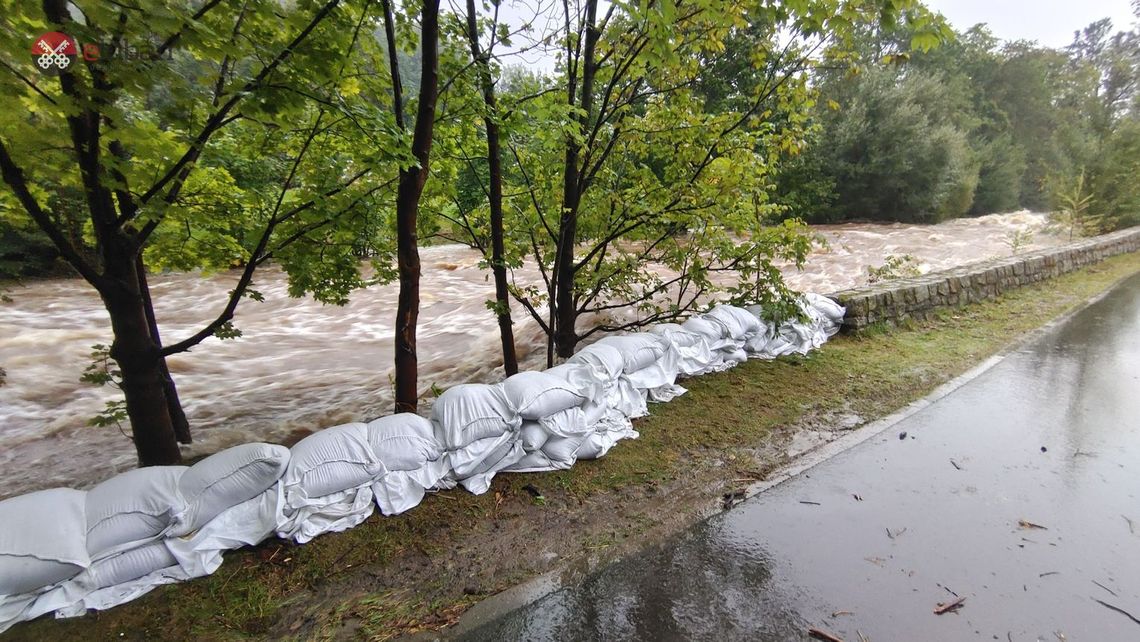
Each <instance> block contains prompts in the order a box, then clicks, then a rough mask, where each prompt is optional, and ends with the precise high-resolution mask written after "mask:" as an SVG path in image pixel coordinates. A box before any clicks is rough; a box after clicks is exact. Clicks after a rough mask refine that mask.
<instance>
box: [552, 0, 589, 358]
mask: <svg viewBox="0 0 1140 642" xmlns="http://www.w3.org/2000/svg"><path fill="white" fill-rule="evenodd" d="M597 15H598V0H587V3H586V25H585V28H586V33H585V43H584V44H585V47H584V48H583V50H582V59H581V65H582V94H581V99H580V103H579V105H578V106H579V107H580V108H581V109H582V114H581V115H580V116H579V117H578V123H579V126H580V128H581V130H582V131H583V132H584V131H585V130H586V127H587V125H588V124H589V121H590V114H591V112H592V111H593V107H594V75H595V72H596V71H597V61H596V60H595V59H594V51H595V48H596V47H597V44H598V38H599V36H600V35H601V34H599V33H598V29H597V26H596V25H597ZM574 85H575V82H574V79H571V80H570V86H569V88H568V92H567V101H568V102H569V103H570V104H574V102H575V101H574V89H575V86H574ZM580 153H581V144H580V143H578V142H577V141H576V140H574V139H573V138H572V137H568V138H567V140H566V157H565V160H564V165H563V174H562V178H563V180H562V216H561V218H560V219H559V221H558V247H557V252H556V254H555V257H554V268H553V269H554V290H555V293H554V297H553V300H552V305H554V306H555V313H554V327H553V328H551V329H552V330H553V332H554V347H555V350H556V351H557V353H558V356H560V357H563V358H566V357H570V356H572V355H573V354H574V348H575V346H577V344H578V332H577V329H576V327H575V326H576V324H577V322H578V310H577V306H576V305H575V300H574V299H575V297H574V273H575V272H576V270H575V266H574V246H575V245H576V244H577V242H578V208H579V206H580V205H581V202H582V190H583V188H584V187H585V186H584V185H583V183H582V180H581V168H579V167H578V162H579V156H580Z"/></svg>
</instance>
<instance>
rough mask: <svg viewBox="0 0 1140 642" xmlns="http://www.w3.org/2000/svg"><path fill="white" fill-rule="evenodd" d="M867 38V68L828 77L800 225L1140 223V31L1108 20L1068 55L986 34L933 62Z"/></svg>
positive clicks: (803, 185)
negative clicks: (1019, 215)
mask: <svg viewBox="0 0 1140 642" xmlns="http://www.w3.org/2000/svg"><path fill="white" fill-rule="evenodd" d="M906 42H907V40H906V34H905V33H902V34H900V33H899V32H897V31H896V32H893V33H886V34H884V33H883V32H882V31H868V32H865V33H863V34H861V42H860V43H859V47H858V51H859V54H858V55H859V56H860V57H861V61H860V64H859V65H858V66H857V67H856V68H855V70H854V71H852V70H851V69H850V68H848V67H843V66H839V65H836V66H835V68H834V70H833V71H832V70H829V69H828V67H827V66H824V67H822V68H821V69H820V70H819V73H818V74H817V75H816V82H817V88H818V90H819V98H818V100H817V103H816V106H815V108H814V110H813V112H812V118H813V120H814V124H815V127H814V129H813V130H812V131H813V135H812V137H811V138H810V143H809V145H808V146H807V148H806V149H805V150H804V152H803V153H801V154H800V155H799V156H798V157H797V158H795V159H794V160H793V161H792V162H791V163H790V164H789V165H788V166H787V167H786V168H785V170H784V171H783V172H782V173H781V176H780V179H779V187H778V192H779V195H780V201H781V202H782V203H783V204H784V205H785V206H786V207H787V210H786V212H785V215H786V216H795V217H801V218H803V219H805V220H807V221H809V222H816V223H819V222H837V221H846V220H865V219H866V220H888V221H903V222H917V223H934V222H938V221H942V220H945V219H948V218H953V217H958V216H964V215H978V214H986V213H992V212H1002V211H1009V210H1014V209H1018V208H1028V209H1032V210H1039V211H1053V210H1064V209H1065V208H1067V207H1069V206H1070V205H1071V204H1072V203H1074V202H1077V203H1084V204H1085V205H1086V206H1087V212H1084V215H1085V221H1084V227H1085V228H1086V229H1085V230H1084V231H1087V232H1096V231H1106V230H1108V229H1113V228H1117V227H1125V226H1130V225H1136V224H1138V223H1140V181H1138V180H1137V178H1136V176H1137V169H1138V166H1140V93H1138V91H1137V90H1138V88H1140V31H1138V29H1137V28H1136V27H1134V28H1133V29H1132V30H1131V31H1119V32H1114V30H1113V25H1112V24H1111V22H1110V21H1109V20H1101V21H1099V22H1095V23H1093V24H1091V25H1089V26H1088V27H1087V28H1085V29H1084V30H1082V31H1080V32H1077V33H1076V34H1075V38H1074V40H1073V43H1072V44H1071V45H1069V46H1068V47H1065V48H1064V49H1050V48H1045V47H1040V46H1038V45H1037V44H1036V43H1034V42H1025V41H1016V42H1004V43H1003V42H1001V41H999V40H997V39H996V38H995V37H994V36H993V35H992V34H991V33H990V32H989V31H988V30H987V29H986V27H985V26H984V25H978V26H975V27H973V28H972V29H970V30H969V31H967V32H965V33H962V34H959V35H958V37H957V39H956V40H954V41H951V42H948V43H946V44H944V45H943V46H941V47H939V48H936V49H932V50H930V51H928V52H908V51H907V46H906Z"/></svg>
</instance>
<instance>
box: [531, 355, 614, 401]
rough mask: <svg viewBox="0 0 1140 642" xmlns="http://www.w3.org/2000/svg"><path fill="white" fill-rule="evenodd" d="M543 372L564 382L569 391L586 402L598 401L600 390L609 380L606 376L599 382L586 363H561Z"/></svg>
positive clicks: (593, 371) (592, 369)
mask: <svg viewBox="0 0 1140 642" xmlns="http://www.w3.org/2000/svg"><path fill="white" fill-rule="evenodd" d="M543 372H545V373H546V374H548V375H551V376H555V377H558V378H559V379H562V380H563V381H565V382H566V384H567V385H568V386H569V388H570V389H571V390H573V391H574V392H575V393H577V394H578V395H579V396H580V397H582V398H583V399H585V400H586V401H589V400H591V399H594V400H596V399H598V398H599V397H600V396H601V389H602V388H604V387H605V384H606V383H608V382H609V381H610V380H611V378H610V377H609V375H608V374H607V375H606V376H605V377H604V378H602V379H601V380H599V378H598V377H597V376H596V372H595V370H594V368H593V367H592V366H590V365H589V364H586V363H571V362H567V363H561V364H559V365H556V366H554V367H553V368H547V369H546V370H544V371H543Z"/></svg>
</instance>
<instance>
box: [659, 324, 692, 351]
mask: <svg viewBox="0 0 1140 642" xmlns="http://www.w3.org/2000/svg"><path fill="white" fill-rule="evenodd" d="M649 331H650V332H652V333H653V334H656V335H658V336H660V337H663V338H664V339H665V340H666V341H668V342H669V343H671V344H673V346H674V347H677V348H691V347H693V346H695V345H698V344H699V343H700V342H701V337H702V335H700V334H698V333H696V332H693V331H691V330H686V329H685V326H683V325H681V324H680V323H658V324H657V325H655V326H653V327H651V328H649Z"/></svg>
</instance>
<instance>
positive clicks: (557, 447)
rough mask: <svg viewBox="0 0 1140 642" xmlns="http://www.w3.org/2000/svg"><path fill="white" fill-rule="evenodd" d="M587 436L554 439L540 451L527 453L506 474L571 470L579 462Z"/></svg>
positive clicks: (507, 469)
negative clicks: (580, 449) (578, 455)
mask: <svg viewBox="0 0 1140 642" xmlns="http://www.w3.org/2000/svg"><path fill="white" fill-rule="evenodd" d="M583 441H585V436H579V437H552V438H550V439H549V440H547V441H546V444H545V445H544V446H543V447H542V448H541V449H539V450H535V451H534V452H530V453H527V454H526V455H524V456H523V458H522V459H520V460H518V461H517V462H515V463H514V464H512V465H511V466H509V467H507V468H505V469H504V470H503V472H505V473H541V472H549V471H552V470H569V469H570V468H572V467H573V466H574V462H575V461H577V460H578V457H577V453H578V448H579V447H580V446H581V445H582V442H583Z"/></svg>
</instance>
